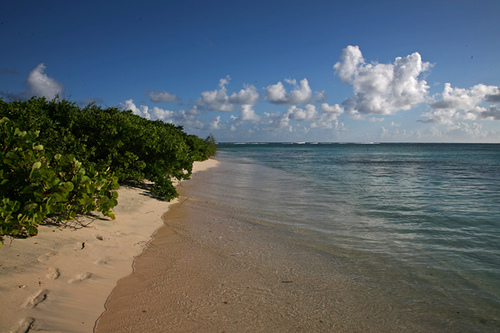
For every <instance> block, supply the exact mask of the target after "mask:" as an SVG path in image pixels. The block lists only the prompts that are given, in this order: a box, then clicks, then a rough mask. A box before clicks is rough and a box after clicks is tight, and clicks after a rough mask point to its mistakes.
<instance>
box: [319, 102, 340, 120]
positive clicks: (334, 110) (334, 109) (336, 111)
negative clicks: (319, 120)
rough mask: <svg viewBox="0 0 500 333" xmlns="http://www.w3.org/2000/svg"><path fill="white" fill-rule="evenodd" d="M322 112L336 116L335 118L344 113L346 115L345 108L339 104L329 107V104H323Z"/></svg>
mask: <svg viewBox="0 0 500 333" xmlns="http://www.w3.org/2000/svg"><path fill="white" fill-rule="evenodd" d="M321 112H323V113H327V114H330V115H332V116H334V117H335V118H337V117H338V116H340V115H341V114H342V113H344V108H343V107H341V106H340V105H338V104H335V105H328V103H323V104H321Z"/></svg>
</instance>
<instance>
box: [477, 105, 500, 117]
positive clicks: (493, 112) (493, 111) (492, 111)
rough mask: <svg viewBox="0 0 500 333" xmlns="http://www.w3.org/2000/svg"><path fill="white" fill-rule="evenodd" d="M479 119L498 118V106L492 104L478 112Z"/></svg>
mask: <svg viewBox="0 0 500 333" xmlns="http://www.w3.org/2000/svg"><path fill="white" fill-rule="evenodd" d="M478 118H479V119H491V120H500V106H499V105H493V106H490V108H489V109H488V110H486V111H483V112H480V113H479V114H478Z"/></svg>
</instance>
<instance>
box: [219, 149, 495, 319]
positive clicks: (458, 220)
mask: <svg viewBox="0 0 500 333" xmlns="http://www.w3.org/2000/svg"><path fill="white" fill-rule="evenodd" d="M217 159H219V160H222V161H227V162H235V163H236V164H240V165H246V166H247V167H245V168H240V169H241V170H244V172H243V171H241V172H240V171H238V172H240V173H239V174H238V176H237V177H235V178H234V179H232V180H231V182H232V187H233V189H232V190H231V191H232V192H234V195H235V196H237V195H240V196H241V197H242V198H243V197H245V198H246V199H245V200H244V203H238V205H247V206H248V209H249V210H252V209H253V210H255V211H258V218H259V219H261V220H263V221H264V220H265V223H268V224H271V225H272V224H275V225H277V226H278V225H279V226H280V227H281V228H283V227H286V228H290V230H294V232H296V233H297V235H299V236H300V237H302V239H303V240H305V241H309V242H311V243H315V244H318V243H320V244H323V246H327V247H328V246H330V247H333V248H337V249H339V251H344V252H343V253H350V254H352V255H353V256H357V257H359V258H362V257H363V256H365V257H366V258H369V260H368V259H367V260H366V261H367V262H368V261H369V262H370V265H372V266H373V267H379V269H380V271H381V272H382V271H383V274H386V275H388V276H389V275H391V274H394V276H404V274H407V273H405V272H412V274H414V276H416V277H425V279H423V280H422V281H424V282H419V283H421V284H422V285H421V286H419V287H418V288H421V291H420V292H422V293H425V292H429V290H431V291H432V290H436V291H439V293H440V294H441V295H445V296H440V297H445V298H446V299H447V300H446V301H448V300H449V301H450V302H451V303H453V302H460V303H465V304H467V307H469V309H470V311H473V312H475V313H481V317H483V318H486V317H488V316H489V317H488V318H487V319H484V321H485V322H487V321H489V322H490V323H491V322H493V323H498V322H500V145H499V144H395V143H387V144H308V143H306V144H277V143H273V144H228V143H226V144H219V148H218V153H217ZM238 191H239V194H238V193H237V192H238ZM242 202H243V201H242ZM359 262H363V260H359ZM367 271H369V270H367ZM403 271H404V272H403ZM374 274H375V273H374ZM377 274H378V273H377ZM380 274H382V273H380ZM391 276H392V275H391ZM409 283H413V282H411V281H410V282H409ZM425 284H429V285H428V286H427V285H425ZM417 292H419V291H417ZM436 302H443V300H440V299H437V300H436ZM462 306H463V304H462Z"/></svg>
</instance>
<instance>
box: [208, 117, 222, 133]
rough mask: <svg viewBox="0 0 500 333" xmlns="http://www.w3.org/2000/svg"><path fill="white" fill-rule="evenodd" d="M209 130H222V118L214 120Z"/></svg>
mask: <svg viewBox="0 0 500 333" xmlns="http://www.w3.org/2000/svg"><path fill="white" fill-rule="evenodd" d="M208 128H209V129H210V130H219V129H221V125H220V116H217V117H215V118H213V119H212V120H211V121H210V124H209V125H208Z"/></svg>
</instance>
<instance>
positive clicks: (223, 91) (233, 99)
mask: <svg viewBox="0 0 500 333" xmlns="http://www.w3.org/2000/svg"><path fill="white" fill-rule="evenodd" d="M230 80H231V77H230V76H229V75H228V76H226V77H225V78H223V79H220V80H219V89H216V90H212V91H204V92H202V93H201V98H200V99H198V101H197V103H198V105H200V106H205V107H207V109H208V110H210V111H223V112H230V111H233V110H234V105H235V104H237V105H255V104H256V103H257V102H258V101H259V93H258V92H257V89H256V88H255V87H254V86H253V85H245V88H244V89H241V90H240V91H239V92H238V93H233V94H231V96H229V95H228V94H227V88H226V85H228V84H229V82H230Z"/></svg>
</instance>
